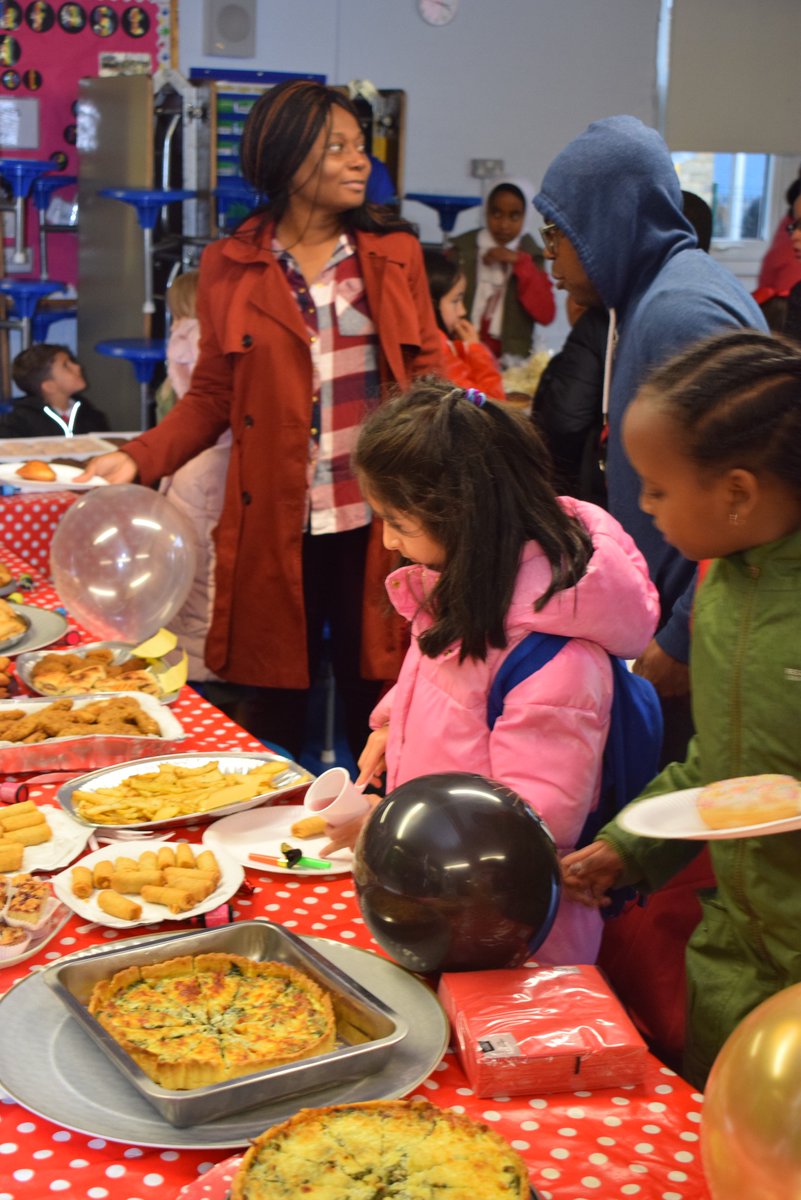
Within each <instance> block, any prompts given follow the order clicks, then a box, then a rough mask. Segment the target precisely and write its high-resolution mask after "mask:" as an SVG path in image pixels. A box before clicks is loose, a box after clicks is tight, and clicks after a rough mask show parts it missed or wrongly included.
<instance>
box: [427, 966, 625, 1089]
mask: <svg viewBox="0 0 801 1200" xmlns="http://www.w3.org/2000/svg"><path fill="white" fill-rule="evenodd" d="M439 998H440V1001H441V1002H442V1005H443V1007H444V1009H445V1011H446V1013H447V1014H448V1017H449V1018H450V1022H451V1028H452V1030H453V1040H454V1045H455V1048H456V1051H457V1054H458V1055H459V1059H460V1061H461V1063H462V1067H463V1068H464V1071H465V1074H466V1075H467V1078H468V1080H469V1081H470V1086H471V1087H472V1089H473V1091H474V1092H475V1093H476V1095H477V1096H518V1095H538V1094H541V1093H545V1092H572V1091H577V1090H578V1091H583V1090H586V1091H592V1090H595V1089H597V1088H606V1087H624V1086H626V1085H629V1084H637V1083H641V1082H642V1080H643V1078H644V1075H645V1065H646V1059H647V1054H648V1050H647V1047H646V1045H645V1042H644V1041H643V1040H642V1038H641V1037H640V1035H639V1033H638V1032H637V1030H636V1029H635V1027H634V1025H633V1024H632V1023H631V1021H630V1020H629V1018H628V1016H627V1015H626V1012H625V1009H624V1008H623V1005H622V1004H621V1003H620V1001H619V1000H618V999H617V997H616V996H615V995H614V993H613V992H612V989H611V988H610V987H609V984H608V983H607V982H606V980H605V979H604V977H603V975H602V974H601V972H600V971H599V970H598V968H597V967H591V966H565V967H556V966H528V967H519V968H517V969H515V970H501V971H463V972H459V973H456V972H446V973H445V974H443V975H442V978H441V980H440V985H439Z"/></svg>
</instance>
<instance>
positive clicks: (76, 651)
mask: <svg viewBox="0 0 801 1200" xmlns="http://www.w3.org/2000/svg"><path fill="white" fill-rule="evenodd" d="M90 650H111V652H112V659H111V661H112V664H113V665H114V666H116V665H117V663H121V662H125V661H126V660H127V659H129V658H131V657H132V656H133V653H134V650H135V646H134V643H133V642H86V643H84V644H83V645H80V646H69V647H67V649H66V650H47V649H45V650H26V651H25V652H24V653H23V654H20V655H19V657H18V658H17V675H18V676H19V677H20V679H21V680H22V682H23V683H24V684H25V686H26V687H27V688H30V690H31V691H32V692H35V693H36V695H37V696H44V695H47V696H48V698H49V699H50V700H60V699H61V698H62V696H96V695H98V694H99V692H100V691H101V690H102V689H98V691H97V692H94V691H92V692H58V693H52V692H47V693H45V692H43V691H41V690H40V689H39V688H38V687H37V686H36V683H35V682H34V678H33V669H34V667H35V666H36V664H37V663H38V662H39V661H40V660H41V659H43V658H44V657H45V656H46V655H49V654H55V655H58V656H59V657H62V658H63V657H66V655H70V656H72V657H75V656H77V657H78V658H85V657H86V655H87V653H88V652H89V651H90ZM181 653H182V651H181V650H179V649H178V648H176V649H175V650H171V651H170V652H169V654H166V655H165V656H164V658H163V660H162V661H163V662H164V664H165V667H167V666H172V665H173V664H174V663H176V662H178V661H179V659H180V657H181ZM152 673H153V677H154V679H156V680H158V671H157V670H153V671H152ZM132 690H133V689H132ZM104 694H105V693H104ZM136 694H137V695H138V696H141V695H149V694H150V693H149V692H144V693H143V692H141V691H137V693H136ZM180 694H181V693H180V688H179V689H178V691H176V692H168V693H167V694H166V695H163V696H156V697H155V699H156V700H158V701H159V702H160V703H161V704H174V703H175V701H176V700H177V699H178V697H179V695H180Z"/></svg>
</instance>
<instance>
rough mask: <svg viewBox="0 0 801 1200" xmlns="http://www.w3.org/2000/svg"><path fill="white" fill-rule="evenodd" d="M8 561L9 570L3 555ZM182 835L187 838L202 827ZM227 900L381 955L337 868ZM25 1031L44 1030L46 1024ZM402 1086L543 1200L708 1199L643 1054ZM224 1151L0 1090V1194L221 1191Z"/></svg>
mask: <svg viewBox="0 0 801 1200" xmlns="http://www.w3.org/2000/svg"><path fill="white" fill-rule="evenodd" d="M15 544H16V543H15ZM10 565H11V566H12V568H13V569H17V570H19V569H21V564H20V563H19V562H17V561H16V558H15V557H14V556H13V555H12V559H11V561H10ZM26 565H28V566H30V567H32V568H33V563H32V562H30V561H29V562H28V563H27V564H26ZM33 569H34V570H35V568H33ZM36 583H37V587H36V588H35V590H34V591H33V592H32V593H31V596H30V598H29V599H30V602H31V603H38V604H40V605H42V606H43V607H53V606H54V605H55V604H57V603H58V600H57V597H56V595H55V593H54V592H53V590H52V587H50V586H49V584H48V583H47V581H46V580H44V579H42V578H39V579H37V580H36ZM173 711H174V712H175V714H176V716H177V717H178V719H179V720H180V721H181V723H182V724H183V725H184V728H185V729H186V730H187V732H188V734H189V736H188V738H187V740H186V741H185V742H184V743H182V749H186V750H188V751H194V750H198V751H215V752H218V751H222V750H258V749H260V748H261V747H260V744H259V743H258V742H256V741H254V740H253V739H252V738H251V737H250V735H249V734H248V733H246V732H245V731H244V730H242V729H240V728H239V727H238V726H236V725H235V724H234V723H233V722H231V721H229V720H228V719H227V718H226V717H225V716H224V715H223V714H222V713H220V712H219V711H218V710H217V709H215V708H213V707H212V706H211V705H209V704H207V703H206V702H205V701H203V700H202V699H201V698H200V697H199V696H197V694H196V693H194V692H193V691H192V690H191V689H190V688H185V689H184V690H183V692H182V694H181V696H180V697H179V699H178V701H177V702H176V704H175V705H174V706H173ZM55 790H56V785H53V784H49V783H48V784H36V783H32V785H31V798H32V799H33V800H35V801H36V802H37V803H55V800H54V793H55ZM181 833H182V836H188V837H189V838H190V840H195V841H197V840H199V839H200V836H201V833H202V827H201V826H198V827H197V828H194V827H191V826H190V827H188V829H187V828H184V829H183V830H182V831H181ZM232 905H233V912H234V919H235V920H244V919H248V918H253V917H266V918H267V919H269V920H271V921H274V922H276V923H279V924H281V925H284V926H285V927H286V928H287V929H290V930H293V931H294V932H296V933H299V934H301V935H306V936H315V937H324V938H329V939H332V940H334V941H337V942H340V943H344V944H346V945H351V946H356V947H359V948H362V949H372V950H375V951H378V952H379V953H380V951H379V950H378V947H377V946H376V945H375V943H374V942H373V940H372V938H371V936H370V933H369V931H368V930H367V928H366V926H365V924H364V921H363V920H362V918H361V916H360V912H359V907H358V903H357V898H356V893H355V890H354V885H353V880H352V878H351V876H350V875H345V876H337V877H336V878H334V877H329V878H326V879H325V880H323V879H321V878H319V877H318V876H306V877H302V878H301V877H298V878H292V877H289V876H287V875H286V874H284V875H279V874H277V873H272V874H271V873H270V872H269V870H268V869H266V868H265V870H264V871H254V870H248V871H247V872H246V883H245V885H244V887H243V888H242V889H240V891H239V892H238V893H237V895H236V896H235V897H234V898H233V901H232ZM168 927H169V928H170V929H175V928H177V927H178V925H177V924H176V923H171V924H170V925H169V926H167V925H166V924H164V925H160V926H150V927H149V928H148V932H151V931H153V932H156V931H158V930H162V929H165V928H168ZM141 932H142V931H141V930H136V929H134V930H132V931H131V934H137V933H141ZM126 936H130V934H129V932H128V931H127V930H126V931H120V930H119V929H108V928H104V927H102V926H100V925H98V924H95V923H93V922H91V921H86V920H82V919H80V918H79V917H77V916H72V917H71V918H70V920H69V921H68V922H67V924H66V925H65V926H64V927H63V928H62V929H61V930H60V931H59V932H58V933H57V934H56V935H55V937H54V938H53V939H52V940H51V941H50V942H49V943H47V944H46V945H45V946H43V947H42V949H41V950H40V951H39V952H38V953H37V954H36V955H35V956H34V957H32V958H30V959H27V960H26V961H24V962H22V963H19V964H16V965H14V966H9V967H6V968H5V969H3V970H0V994H2V993H5V992H6V991H7V990H8V989H9V988H10V987H12V985H13V984H14V983H16V982H17V981H19V980H23V979H26V978H28V977H29V976H30V975H31V973H33V972H38V971H40V970H41V969H42V968H43V967H45V966H47V965H49V964H50V963H51V962H53V961H54V960H56V959H57V958H59V957H60V956H62V955H64V954H69V953H72V952H74V951H76V950H82V949H85V948H87V947H89V946H92V945H97V944H105V943H111V942H115V941H117V940H119V939H124V938H125V937H126ZM30 1036H31V1037H34V1038H35V1037H39V1038H42V1037H43V1038H46V1037H47V1030H32V1032H31V1035H30ZM24 1053H25V1047H24V1046H20V1045H8V1044H4V1041H3V1010H2V1004H1V1003H0V1078H2V1073H3V1072H2V1062H3V1060H4V1059H5V1057H6V1056H7V1055H11V1054H14V1055H19V1054H24ZM123 1086H126V1087H127V1086H128V1085H127V1084H126V1083H125V1081H124V1080H123V1079H122V1077H121V1078H120V1087H123ZM412 1094H413V1095H417V1096H422V1097H425V1098H427V1099H429V1100H431V1101H432V1102H433V1103H435V1104H439V1105H442V1106H443V1107H447V1108H452V1109H454V1110H456V1111H459V1112H465V1113H467V1114H468V1115H470V1116H471V1117H474V1118H476V1119H479V1120H482V1121H485V1122H486V1123H487V1124H488V1125H490V1126H491V1127H492V1128H493V1129H495V1130H496V1131H497V1132H498V1133H500V1134H501V1135H503V1136H504V1137H505V1138H507V1140H508V1141H509V1142H510V1143H511V1144H512V1145H513V1146H514V1147H515V1149H516V1150H518V1151H519V1153H520V1154H521V1155H522V1157H523V1158H524V1159H525V1161H526V1163H527V1164H528V1166H529V1170H530V1175H531V1182H532V1184H533V1186H534V1187H535V1188H536V1189H537V1191H538V1193H539V1196H540V1197H541V1198H542V1200H629V1198H633V1200H708V1197H709V1193H708V1190H707V1188H706V1185H705V1183H704V1180H703V1172H702V1168H701V1162H700V1154H699V1129H700V1120H701V1103H702V1097H701V1096H700V1095H699V1094H698V1093H697V1092H695V1091H694V1090H693V1089H692V1088H691V1087H690V1086H689V1085H688V1084H687V1083H685V1082H684V1081H683V1080H682V1079H680V1078H679V1077H678V1076H676V1075H675V1074H674V1073H673V1072H672V1071H670V1070H668V1068H667V1067H664V1066H662V1065H661V1064H660V1063H659V1062H658V1061H657V1060H656V1059H654V1058H650V1059H649V1061H648V1070H647V1077H646V1079H645V1082H644V1083H643V1084H642V1085H640V1086H637V1087H632V1088H620V1089H614V1088H612V1089H606V1090H604V1091H598V1092H593V1093H591V1092H585V1091H578V1092H573V1093H569V1094H565V1093H561V1094H558V1095H548V1096H524V1097H520V1096H516V1097H503V1096H499V1097H493V1098H491V1099H480V1098H479V1097H477V1096H475V1095H474V1094H473V1092H472V1091H471V1089H470V1088H469V1086H468V1085H467V1080H466V1077H465V1075H464V1073H463V1071H462V1069H461V1067H460V1066H459V1063H458V1061H457V1059H456V1057H455V1056H454V1055H453V1054H452V1053H451V1052H450V1051H449V1052H447V1053H446V1054H445V1056H444V1058H443V1059H442V1061H441V1062H440V1063H438V1064H437V1065H435V1066H434V1068H433V1069H432V1070H431V1072H430V1074H429V1076H428V1077H427V1078H426V1079H425V1080H424V1081H423V1082H422V1083H421V1084H420V1085H419V1086H418V1087H417V1088H416V1089H415V1091H414V1092H413V1093H412ZM62 1119H63V1120H64V1125H65V1126H67V1125H71V1124H74V1125H76V1126H78V1125H80V1124H81V1122H80V1117H79V1114H76V1118H75V1120H74V1121H70V1120H67V1119H66V1118H62ZM165 1128H166V1129H167V1130H169V1128H170V1127H169V1126H165ZM167 1140H169V1134H168V1136H167ZM237 1153H238V1151H237V1150H236V1149H235V1148H228V1149H219V1148H215V1149H214V1150H209V1151H203V1150H197V1149H174V1148H170V1147H169V1146H167V1147H165V1148H153V1147H150V1146H148V1147H146V1146H138V1145H126V1144H123V1143H119V1142H112V1141H110V1140H107V1139H106V1138H104V1137H101V1136H92V1135H91V1134H87V1133H77V1132H74V1131H73V1130H70V1129H69V1128H66V1127H60V1126H59V1125H56V1124H53V1123H52V1122H51V1121H49V1120H47V1119H46V1118H44V1117H41V1116H37V1115H35V1114H34V1113H32V1112H30V1111H28V1110H27V1109H25V1108H22V1107H21V1106H20V1105H18V1104H17V1103H15V1102H14V1101H13V1100H12V1099H11V1098H10V1097H9V1096H8V1095H6V1094H4V1093H3V1092H2V1088H0V1200H46V1198H47V1197H57V1196H64V1197H65V1198H66V1200H174V1198H177V1197H179V1196H180V1198H181V1200H224V1197H225V1193H226V1190H227V1182H226V1178H227V1176H229V1175H230V1170H231V1165H230V1162H229V1160H230V1159H231V1158H232V1156H235V1155H236V1154H237ZM477 1200H479V1198H477Z"/></svg>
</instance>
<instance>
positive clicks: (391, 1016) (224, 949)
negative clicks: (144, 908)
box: [41, 920, 408, 1128]
mask: <svg viewBox="0 0 801 1200" xmlns="http://www.w3.org/2000/svg"><path fill="white" fill-rule="evenodd" d="M209 952H217V953H227V954H240V955H242V956H243V957H245V958H251V959H254V960H255V961H257V962H267V961H270V962H282V963H288V964H289V965H290V966H293V967H297V968H298V969H299V970H301V971H304V972H305V973H306V974H307V975H310V976H311V978H312V979H314V980H315V981H316V982H317V983H318V984H319V985H320V986H321V987H323V988H325V989H326V990H327V991H328V992H329V993H330V994H331V997H332V1000H333V1004H334V1013H335V1016H336V1024H337V1046H336V1048H335V1049H334V1050H332V1051H331V1052H330V1053H328V1054H321V1055H318V1056H317V1057H315V1058H308V1059H305V1060H304V1061H302V1062H297V1063H289V1064H287V1065H286V1066H283V1067H272V1068H270V1069H269V1070H267V1071H258V1072H256V1073H255V1074H253V1075H246V1076H243V1077H242V1078H240V1079H232V1080H231V1081H230V1082H228V1083H216V1084H213V1085H212V1086H211V1087H204V1088H195V1089H193V1090H192V1091H174V1090H171V1089H168V1088H162V1087H159V1085H158V1084H156V1083H154V1082H153V1080H152V1079H150V1078H149V1077H148V1076H147V1075H146V1074H145V1073H144V1071H142V1070H141V1069H140V1068H139V1067H138V1066H137V1064H136V1063H135V1062H134V1061H133V1059H132V1058H131V1057H130V1056H129V1055H128V1054H126V1052H125V1051H124V1050H123V1049H122V1047H121V1046H120V1045H119V1044H118V1043H117V1042H115V1041H114V1039H113V1038H112V1037H111V1036H110V1034H109V1033H107V1032H106V1030H105V1029H104V1028H103V1026H102V1025H100V1024H99V1022H98V1021H96V1020H95V1018H94V1017H93V1016H91V1015H90V1013H89V1010H88V1007H87V1005H88V1003H89V998H90V996H91V993H92V989H93V987H94V985H95V984H96V983H98V982H99V981H100V980H101V979H108V978H109V977H110V976H111V975H113V974H114V973H115V972H117V971H119V970H122V969H123V968H124V967H129V966H135V965H139V964H145V963H156V962H163V961H165V960H166V959H169V958H174V957H175V956H177V955H179V954H181V955H184V954H205V953H209ZM41 975H42V978H43V979H44V981H45V983H47V984H48V986H49V987H51V988H52V989H53V991H54V992H55V993H56V995H57V996H58V997H59V999H60V1000H61V1001H62V1003H63V1004H64V1005H66V1007H67V1009H68V1010H69V1012H70V1013H71V1014H72V1016H73V1017H75V1018H76V1020H78V1021H79V1022H80V1024H81V1025H82V1027H83V1028H84V1029H85V1030H86V1032H87V1033H88V1034H89V1035H90V1037H92V1039H93V1040H94V1041H95V1042H96V1043H97V1045H98V1046H100V1048H101V1049H102V1050H103V1051H104V1052H105V1053H106V1054H107V1055H108V1057H109V1058H110V1059H111V1061H112V1062H113V1063H114V1065H115V1066H116V1067H117V1068H118V1069H119V1071H121V1073H122V1074H123V1075H124V1076H125V1078H126V1080H127V1081H128V1083H129V1084H130V1085H131V1087H133V1088H135V1089H136V1090H137V1091H138V1092H139V1093H141V1095H142V1096H144V1098H145V1099H146V1100H147V1101H148V1102H149V1103H150V1104H152V1105H153V1107H154V1108H155V1109H157V1110H158V1112H160V1113H161V1115H162V1116H163V1117H164V1118H165V1120H167V1121H169V1123H170V1124H171V1125H174V1126H177V1127H178V1128H182V1127H185V1126H188V1125H202V1124H204V1123H205V1122H207V1121H213V1120H214V1119H215V1118H216V1117H219V1116H222V1115H227V1114H230V1113H234V1112H239V1111H241V1110H242V1109H247V1108H251V1107H253V1106H254V1105H258V1104H264V1103H265V1102H266V1101H273V1100H276V1099H278V1098H280V1097H282V1096H293V1095H298V1094H301V1093H303V1092H308V1091H312V1090H314V1089H315V1088H320V1087H323V1086H325V1087H328V1086H330V1085H332V1084H336V1083H340V1082H342V1081H343V1080H347V1079H353V1078H362V1077H363V1076H365V1075H370V1074H374V1073H375V1072H377V1071H380V1070H381V1069H382V1068H383V1066H384V1065H385V1063H386V1062H387V1059H388V1058H389V1056H390V1054H391V1053H392V1050H393V1048H394V1047H395V1046H397V1045H398V1043H399V1042H400V1041H402V1040H403V1038H405V1037H406V1034H407V1032H408V1025H407V1022H406V1021H405V1020H404V1018H403V1017H401V1016H399V1014H398V1013H396V1012H395V1011H394V1010H393V1009H391V1008H389V1007H388V1006H387V1005H385V1004H384V1003H383V1002H382V1001H381V1000H379V999H378V998H377V997H375V996H373V995H371V993H370V992H368V991H366V990H365V989H364V988H362V987H361V986H360V985H359V984H358V983H356V982H355V981H354V980H353V979H351V978H350V977H349V976H348V975H346V974H345V972H344V971H341V970H340V969H339V968H338V967H335V966H334V964H333V963H331V962H329V961H328V960H327V959H326V958H324V957H323V956H322V955H321V954H318V952H317V951H316V950H314V949H312V947H311V946H309V945H308V944H307V943H306V942H304V941H303V940H301V939H300V938H298V937H296V936H295V935H294V934H292V933H290V932H289V931H288V930H286V929H284V928H283V927H282V926H280V925H273V924H271V923H270V922H269V921H261V920H254V921H241V922H238V923H237V924H235V925H227V926H225V927H223V928H220V929H204V930H199V931H197V932H181V933H173V934H165V935H164V936H163V937H161V938H149V939H148V940H147V942H146V944H142V945H140V946H132V945H121V946H109V947H104V948H102V949H98V950H92V951H90V952H89V953H88V954H86V955H76V956H74V957H72V958H69V959H65V960H64V961H62V962H57V963H54V964H53V965H52V966H51V967H46V968H45V970H44V971H43V972H42V973H41Z"/></svg>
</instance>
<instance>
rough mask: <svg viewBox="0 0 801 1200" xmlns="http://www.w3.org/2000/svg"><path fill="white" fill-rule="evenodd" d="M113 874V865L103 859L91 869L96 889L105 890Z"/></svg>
mask: <svg viewBox="0 0 801 1200" xmlns="http://www.w3.org/2000/svg"><path fill="white" fill-rule="evenodd" d="M113 874H114V863H113V862H111V861H110V860H109V859H107V858H104V859H103V861H102V862H99V863H95V865H94V866H93V867H92V879H93V881H94V885H95V887H96V888H107V887H108V881H109V879H111V876H112V875H113Z"/></svg>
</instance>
